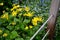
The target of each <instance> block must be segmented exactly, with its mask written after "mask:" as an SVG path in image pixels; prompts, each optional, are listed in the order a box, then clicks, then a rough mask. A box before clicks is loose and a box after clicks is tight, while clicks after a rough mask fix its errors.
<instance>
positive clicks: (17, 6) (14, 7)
mask: <svg viewBox="0 0 60 40" xmlns="http://www.w3.org/2000/svg"><path fill="white" fill-rule="evenodd" d="M19 7H20V5H16V6H13V8H12V9H11V11H13V10H14V9H17V8H19Z"/></svg>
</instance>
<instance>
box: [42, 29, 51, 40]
mask: <svg viewBox="0 0 60 40" xmlns="http://www.w3.org/2000/svg"><path fill="white" fill-rule="evenodd" d="M49 31H50V29H49V30H48V31H47V33H46V34H45V35H44V37H43V38H42V40H44V39H45V37H46V36H47V35H48V34H49Z"/></svg>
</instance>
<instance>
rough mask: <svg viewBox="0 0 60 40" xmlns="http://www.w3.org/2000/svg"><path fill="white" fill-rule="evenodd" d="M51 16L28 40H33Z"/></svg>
mask: <svg viewBox="0 0 60 40" xmlns="http://www.w3.org/2000/svg"><path fill="white" fill-rule="evenodd" d="M51 17H52V15H51V16H50V17H49V18H48V19H47V21H46V22H44V24H43V25H42V26H41V27H40V28H39V29H38V30H37V31H36V33H35V34H34V35H33V36H32V37H31V38H30V40H33V38H34V37H35V36H36V35H37V34H38V33H39V31H41V29H42V28H43V27H44V26H45V24H46V23H47V22H48V21H49V20H50V19H51Z"/></svg>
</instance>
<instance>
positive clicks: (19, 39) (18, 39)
mask: <svg viewBox="0 0 60 40" xmlns="http://www.w3.org/2000/svg"><path fill="white" fill-rule="evenodd" d="M15 40H24V39H23V38H16V39H15Z"/></svg>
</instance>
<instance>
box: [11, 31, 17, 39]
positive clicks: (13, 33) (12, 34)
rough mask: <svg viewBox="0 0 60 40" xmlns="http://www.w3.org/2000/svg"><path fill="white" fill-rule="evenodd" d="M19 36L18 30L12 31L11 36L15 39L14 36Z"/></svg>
mask: <svg viewBox="0 0 60 40" xmlns="http://www.w3.org/2000/svg"><path fill="white" fill-rule="evenodd" d="M17 36H18V33H17V32H16V31H12V32H11V35H10V38H11V39H13V38H16V37H17Z"/></svg>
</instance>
